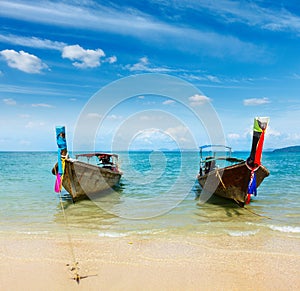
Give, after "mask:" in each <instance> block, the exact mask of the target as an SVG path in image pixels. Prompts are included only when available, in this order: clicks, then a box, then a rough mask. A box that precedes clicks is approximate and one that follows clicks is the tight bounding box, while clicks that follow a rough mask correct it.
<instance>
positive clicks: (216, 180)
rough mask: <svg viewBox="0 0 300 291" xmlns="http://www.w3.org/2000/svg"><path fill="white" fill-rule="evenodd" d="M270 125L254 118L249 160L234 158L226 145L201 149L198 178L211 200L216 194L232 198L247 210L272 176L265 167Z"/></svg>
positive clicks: (208, 146) (205, 146)
mask: <svg viewBox="0 0 300 291" xmlns="http://www.w3.org/2000/svg"><path fill="white" fill-rule="evenodd" d="M268 122H269V118H267V117H257V118H255V119H254V127H253V139H252V147H251V153H250V156H249V158H248V159H247V160H242V159H237V158H234V157H231V154H232V149H231V147H228V146H225V145H204V146H201V147H200V170H199V174H198V176H197V179H198V182H199V184H200V186H201V187H202V192H203V191H204V193H206V194H205V195H206V196H207V197H210V195H212V194H214V195H216V196H220V197H224V198H227V199H232V200H234V201H235V202H236V203H238V204H239V205H240V206H242V207H243V206H244V205H245V204H248V203H250V200H251V197H252V195H255V196H256V195H257V187H258V186H259V185H260V184H261V183H262V181H263V180H264V179H265V178H266V177H267V176H269V174H270V173H269V171H268V169H267V168H265V167H264V166H263V165H262V164H261V156H262V148H263V142H264V135H265V131H266V128H267V125H268Z"/></svg>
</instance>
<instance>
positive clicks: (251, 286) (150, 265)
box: [0, 233, 300, 290]
mask: <svg viewBox="0 0 300 291" xmlns="http://www.w3.org/2000/svg"><path fill="white" fill-rule="evenodd" d="M0 240H1V244H0V259H1V263H0V280H1V285H2V288H3V290H100V289H101V290H221V289H222V290H271V289H272V290H299V289H300V240H299V239H298V238H293V237H288V236H287V237H281V236H276V235H273V236H269V235H263V234H260V235H253V236H247V237H232V236H228V235H218V236H209V237H208V236H201V235H199V236H183V235H173V236H170V237H163V236H153V237H151V236H149V237H142V236H128V237H117V238H110V237H98V236H95V235H91V236H88V237H87V236H81V235H72V237H71V244H72V247H71V246H70V241H69V239H68V237H67V235H66V234H61V235H59V236H57V235H53V236H51V235H48V236H43V235H19V234H18V236H17V234H14V235H3V233H2V234H1V236H0ZM73 255H74V256H73ZM75 261H77V262H78V267H79V271H78V274H79V275H80V276H82V277H85V276H88V277H86V278H83V279H81V280H80V282H79V284H77V283H76V281H75V280H73V279H72V278H74V276H75V274H74V272H72V271H71V270H70V269H71V267H72V266H73V265H74V262H75ZM67 265H69V266H67Z"/></svg>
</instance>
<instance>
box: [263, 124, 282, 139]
mask: <svg viewBox="0 0 300 291" xmlns="http://www.w3.org/2000/svg"><path fill="white" fill-rule="evenodd" d="M266 135H268V136H276V137H279V136H281V133H280V132H279V131H278V130H276V129H273V128H272V127H270V126H268V128H267V131H266Z"/></svg>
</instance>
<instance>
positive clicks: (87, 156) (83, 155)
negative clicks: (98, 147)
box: [75, 152, 118, 159]
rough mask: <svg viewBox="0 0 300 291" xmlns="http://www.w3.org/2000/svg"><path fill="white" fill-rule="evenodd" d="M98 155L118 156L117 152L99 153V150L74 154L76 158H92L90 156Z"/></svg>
mask: <svg viewBox="0 0 300 291" xmlns="http://www.w3.org/2000/svg"><path fill="white" fill-rule="evenodd" d="M98 156H101V157H115V158H118V155H117V154H111V153H101V152H96V153H87V154H78V155H75V157H76V159H77V158H79V157H86V158H92V157H98Z"/></svg>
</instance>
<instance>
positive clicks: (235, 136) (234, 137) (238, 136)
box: [227, 133, 241, 139]
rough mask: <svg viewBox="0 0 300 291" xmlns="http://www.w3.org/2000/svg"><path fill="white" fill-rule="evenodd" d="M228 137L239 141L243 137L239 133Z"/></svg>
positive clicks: (230, 134)
mask: <svg viewBox="0 0 300 291" xmlns="http://www.w3.org/2000/svg"><path fill="white" fill-rule="evenodd" d="M227 137H228V138H229V139H239V138H240V137H241V136H240V135H239V134H238V133H229V134H228V135H227Z"/></svg>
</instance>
